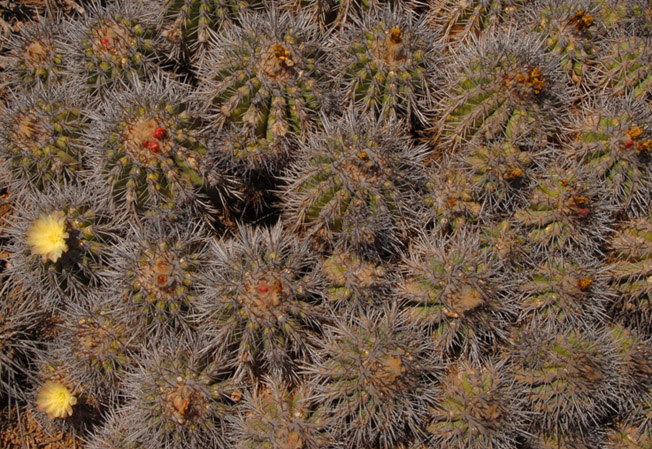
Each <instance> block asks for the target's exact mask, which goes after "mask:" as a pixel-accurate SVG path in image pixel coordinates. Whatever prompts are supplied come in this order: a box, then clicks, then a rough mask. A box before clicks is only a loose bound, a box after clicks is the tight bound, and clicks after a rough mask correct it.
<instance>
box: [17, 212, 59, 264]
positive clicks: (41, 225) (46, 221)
mask: <svg viewBox="0 0 652 449" xmlns="http://www.w3.org/2000/svg"><path fill="white" fill-rule="evenodd" d="M67 238H68V233H67V232H66V223H65V216H64V214H63V212H60V211H56V212H53V213H51V214H49V215H46V214H41V215H40V216H39V217H38V219H37V220H36V221H35V222H34V223H32V226H30V228H29V229H28V230H27V244H28V245H29V246H30V247H31V248H32V254H39V255H40V256H41V258H42V259H43V262H45V261H46V260H48V259H49V260H51V261H52V262H56V261H57V260H58V259H59V257H61V255H62V254H63V253H64V252H66V251H68V245H66V239H67Z"/></svg>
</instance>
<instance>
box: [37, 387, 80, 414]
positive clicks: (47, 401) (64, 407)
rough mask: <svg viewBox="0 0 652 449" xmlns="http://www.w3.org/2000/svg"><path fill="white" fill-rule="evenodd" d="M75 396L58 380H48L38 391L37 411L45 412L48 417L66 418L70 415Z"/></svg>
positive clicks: (75, 402) (75, 401)
mask: <svg viewBox="0 0 652 449" xmlns="http://www.w3.org/2000/svg"><path fill="white" fill-rule="evenodd" d="M75 404H77V398H76V397H75V396H73V395H72V393H71V391H70V390H69V389H68V388H67V387H66V386H65V385H63V384H61V383H59V382H53V381H51V380H48V381H47V382H45V383H44V384H43V385H42V386H41V388H40V389H39V391H38V396H37V398H36V406H37V407H38V409H39V411H41V412H44V413H47V414H48V416H49V417H50V418H67V417H68V416H72V407H73V406H74V405H75Z"/></svg>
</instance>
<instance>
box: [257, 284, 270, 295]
mask: <svg viewBox="0 0 652 449" xmlns="http://www.w3.org/2000/svg"><path fill="white" fill-rule="evenodd" d="M268 291H269V285H267V282H261V283H260V284H258V292H259V293H262V294H265V293H267V292H268Z"/></svg>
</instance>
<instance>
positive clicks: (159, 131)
mask: <svg viewBox="0 0 652 449" xmlns="http://www.w3.org/2000/svg"><path fill="white" fill-rule="evenodd" d="M166 135H167V131H166V130H165V128H163V127H162V126H159V127H157V128H156V129H155V130H154V138H155V139H159V140H161V139H164V138H165V136H166Z"/></svg>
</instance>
